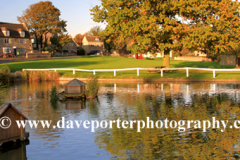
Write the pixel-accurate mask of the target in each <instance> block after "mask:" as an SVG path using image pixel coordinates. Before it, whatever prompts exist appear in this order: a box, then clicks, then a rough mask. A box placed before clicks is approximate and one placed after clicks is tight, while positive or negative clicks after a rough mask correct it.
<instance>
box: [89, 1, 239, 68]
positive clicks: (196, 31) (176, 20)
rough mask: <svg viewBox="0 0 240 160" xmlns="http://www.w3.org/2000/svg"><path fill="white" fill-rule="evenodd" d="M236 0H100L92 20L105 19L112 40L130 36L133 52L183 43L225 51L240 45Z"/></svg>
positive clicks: (174, 47)
mask: <svg viewBox="0 0 240 160" xmlns="http://www.w3.org/2000/svg"><path fill="white" fill-rule="evenodd" d="M238 8H239V2H238V1H234V2H233V1H232V0H221V1H220V0H201V1H195V0H188V1H186V0H160V1H156V0H147V1H146V0H125V1H123V0H114V1H113V0H102V3H101V5H97V6H95V7H94V8H92V9H91V15H93V20H94V21H95V22H105V23H107V27H106V29H105V32H104V34H105V35H104V36H105V37H106V38H107V39H108V40H109V41H111V40H112V39H115V38H116V37H117V38H118V39H119V40H125V39H127V38H130V39H132V45H130V46H129V47H128V49H129V50H131V51H132V52H133V53H139V52H142V53H146V52H152V53H156V52H160V51H161V52H164V56H165V57H164V63H163V65H164V66H166V67H169V66H170V60H169V59H170V58H169V54H170V51H171V50H173V51H180V50H182V49H183V48H184V47H186V48H187V49H190V50H193V49H198V50H203V51H206V52H207V53H208V52H211V53H212V52H214V53H224V52H226V51H227V50H228V49H231V48H236V47H237V46H239V43H240V42H239V39H238V35H239V33H240V32H239V28H240V25H239V12H238Z"/></svg>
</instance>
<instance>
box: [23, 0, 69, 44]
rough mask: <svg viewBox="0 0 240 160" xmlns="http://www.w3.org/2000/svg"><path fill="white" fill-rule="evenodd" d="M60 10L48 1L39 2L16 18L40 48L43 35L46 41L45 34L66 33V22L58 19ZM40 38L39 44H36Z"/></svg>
mask: <svg viewBox="0 0 240 160" xmlns="http://www.w3.org/2000/svg"><path fill="white" fill-rule="evenodd" d="M60 15H61V14H60V10H59V9H58V8H56V7H55V6H54V5H53V4H52V2H50V1H45V2H43V1H41V2H38V3H35V4H32V5H30V6H29V8H27V9H26V10H25V11H23V15H22V16H21V17H18V21H19V22H21V23H25V24H26V26H27V27H28V29H29V32H30V34H31V35H34V36H35V37H36V40H37V47H38V43H40V44H41V47H42V38H43V35H45V42H46V41H47V39H46V35H47V33H49V32H50V33H52V34H55V33H63V32H66V21H64V20H61V19H60ZM38 37H40V42H38Z"/></svg>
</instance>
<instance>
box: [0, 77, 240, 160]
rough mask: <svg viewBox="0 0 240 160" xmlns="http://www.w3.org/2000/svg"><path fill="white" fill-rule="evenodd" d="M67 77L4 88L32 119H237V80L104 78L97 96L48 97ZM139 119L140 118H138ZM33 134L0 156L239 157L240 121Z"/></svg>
mask: <svg viewBox="0 0 240 160" xmlns="http://www.w3.org/2000/svg"><path fill="white" fill-rule="evenodd" d="M54 85H56V86H57V88H58V90H59V91H62V90H63V85H62V83H55V82H44V83H19V84H14V85H13V86H10V87H5V88H2V89H1V92H0V103H3V102H9V103H12V104H13V105H14V106H15V107H16V108H17V109H19V110H20V111H21V112H22V113H23V114H24V115H25V116H26V117H28V119H29V120H51V121H52V123H53V124H57V121H59V120H61V119H62V117H64V118H65V120H66V121H67V120H83V121H84V120H89V121H91V120H98V121H101V120H116V119H118V118H120V119H124V120H133V119H139V120H145V119H146V117H149V118H151V119H152V120H163V119H166V118H167V119H169V120H176V121H179V120H211V119H212V117H216V119H219V120H229V121H233V120H239V119H240V109H239V106H240V90H239V88H240V84H237V83H236V84H226V83H222V84H221V83H215V84H214V83H189V84H186V83H163V84H161V83H158V84H157V83H155V84H150V83H144V84H135V83H131V84H121V83H117V84H111V83H108V84H104V83H103V84H101V85H100V90H99V96H98V98H97V99H94V100H91V101H90V100H87V101H67V102H60V101H58V102H57V103H51V102H50V90H51V88H52V86H54ZM135 127H136V126H135ZM26 130H27V131H28V132H29V133H30V137H29V142H28V143H21V144H18V145H19V146H16V147H15V148H13V149H9V150H4V151H0V159H10V158H11V159H30V160H31V159H34V160H37V159H58V160H60V159H67V158H70V159H97V160H98V159H235V158H236V159H238V158H239V157H238V156H239V155H238V153H239V151H240V145H239V140H240V134H239V133H240V132H239V129H230V128H226V129H225V131H224V132H221V130H220V129H214V128H208V129H207V131H206V132H203V131H202V130H201V129H195V128H189V129H186V130H185V132H179V131H178V130H177V129H176V128H175V129H171V128H161V129H159V128H153V129H148V128H143V129H141V132H137V130H136V128H133V129H131V128H117V127H116V126H115V127H112V128H100V127H99V128H96V130H95V132H91V128H88V129H85V128H84V127H79V128H77V127H76V128H53V127H52V128H43V127H38V128H32V129H31V128H30V127H29V126H27V128H26Z"/></svg>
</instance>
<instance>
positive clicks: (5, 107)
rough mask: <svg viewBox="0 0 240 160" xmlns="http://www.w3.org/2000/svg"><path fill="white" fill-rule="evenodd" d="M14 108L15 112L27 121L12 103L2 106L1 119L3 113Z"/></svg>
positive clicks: (0, 107)
mask: <svg viewBox="0 0 240 160" xmlns="http://www.w3.org/2000/svg"><path fill="white" fill-rule="evenodd" d="M10 107H11V108H12V109H13V110H14V111H15V112H17V113H18V114H19V115H21V116H22V117H23V118H24V119H27V117H25V116H24V115H23V114H22V113H21V112H20V111H19V110H17V108H15V107H14V106H13V105H12V104H11V103H5V104H3V105H2V106H0V117H1V116H2V115H3V113H4V112H5V111H6V110H7V109H8V108H10Z"/></svg>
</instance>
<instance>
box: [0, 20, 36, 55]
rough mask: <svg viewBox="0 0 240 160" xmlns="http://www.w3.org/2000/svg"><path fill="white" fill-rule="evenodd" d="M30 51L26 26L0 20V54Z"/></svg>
mask: <svg viewBox="0 0 240 160" xmlns="http://www.w3.org/2000/svg"><path fill="white" fill-rule="evenodd" d="M30 51H32V43H31V38H30V33H29V31H28V28H27V27H26V25H24V24H14V23H6V22H0V56H1V55H3V54H10V53H12V54H15V55H17V53H19V54H26V53H27V52H30Z"/></svg>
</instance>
